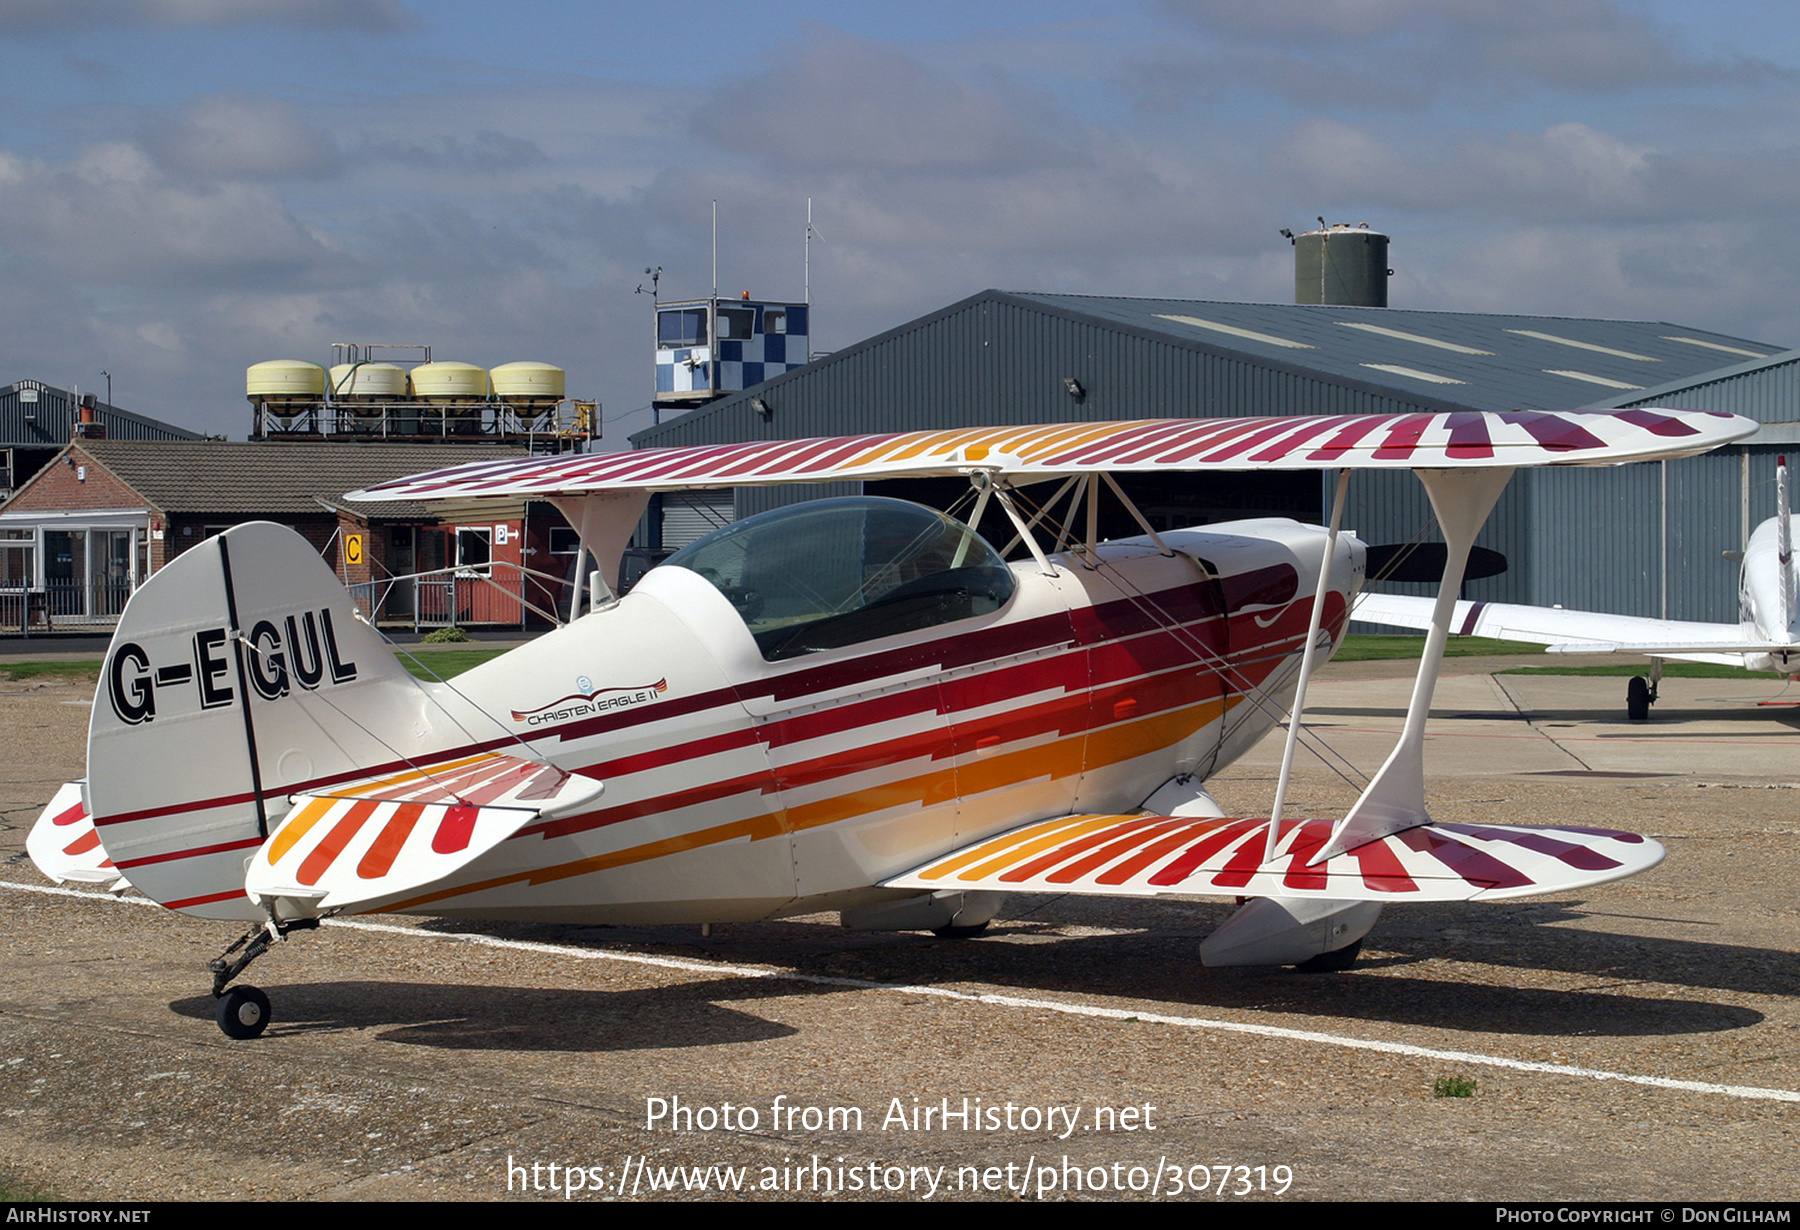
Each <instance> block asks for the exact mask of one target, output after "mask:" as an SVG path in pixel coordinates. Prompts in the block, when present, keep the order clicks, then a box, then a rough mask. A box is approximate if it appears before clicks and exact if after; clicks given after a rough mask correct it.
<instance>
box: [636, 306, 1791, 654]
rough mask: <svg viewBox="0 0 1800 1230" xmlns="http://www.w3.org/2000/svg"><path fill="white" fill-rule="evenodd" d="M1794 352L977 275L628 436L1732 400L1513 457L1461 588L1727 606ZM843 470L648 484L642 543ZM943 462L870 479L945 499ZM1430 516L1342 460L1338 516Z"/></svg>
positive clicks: (1678, 333) (699, 527) (1171, 511)
mask: <svg viewBox="0 0 1800 1230" xmlns="http://www.w3.org/2000/svg"><path fill="white" fill-rule="evenodd" d="M1797 364H1800V351H1792V350H1785V349H1784V348H1782V347H1779V346H1775V345H1770V344H1766V343H1762V342H1756V341H1750V340H1747V339H1744V338H1738V337H1731V336H1728V335H1724V334H1719V333H1714V332H1711V331H1708V330H1704V329H1695V328H1690V327H1687V326H1683V325H1674V324H1669V323H1666V322H1660V321H1630V320H1599V319H1583V318H1574V317H1551V316H1525V315H1497V314H1486V313H1472V312H1429V311H1413V310H1406V309H1397V308H1386V307H1366V306H1343V305H1335V304H1265V303H1226V302H1210V301H1198V300H1177V299H1148V298H1115V297H1108V296H1100V295H1071V294H1033V293H1022V292H1007V291H999V290H986V291H982V292H980V293H979V294H976V295H972V296H970V297H969V298H967V299H964V300H962V301H960V302H958V303H953V304H951V305H950V306H948V307H945V308H943V309H941V310H939V311H936V312H932V313H930V314H929V315H926V316H922V317H920V318H918V319H917V320H913V321H910V322H908V323H906V324H903V325H901V326H899V327H897V328H894V329H890V330H888V331H887V332H885V333H881V334H878V335H876V336H874V337H871V338H868V339H867V340H865V341H862V342H859V343H857V344H856V345H854V346H850V347H847V348H845V349H843V350H839V351H836V352H834V353H832V354H831V355H829V356H827V357H824V358H821V359H818V360H815V361H814V362H812V363H810V364H808V365H806V366H804V367H801V368H798V369H796V370H794V371H790V372H788V373H786V374H784V375H781V376H777V377H775V378H774V379H771V380H768V381H765V382H763V383H761V384H758V385H755V386H753V387H751V388H747V389H744V390H742V391H741V392H737V393H733V394H731V395H729V396H726V397H722V398H720V399H719V400H717V401H714V402H711V403H709V404H707V405H705V406H703V407H701V408H699V409H696V410H693V411H690V412H689V413H686V414H683V415H681V416H679V417H677V418H672V419H669V420H667V421H665V422H663V423H661V424H658V425H657V426H655V427H651V428H648V429H646V430H644V431H640V432H637V433H636V434H634V435H633V436H632V437H631V441H632V444H633V445H634V446H635V447H639V448H645V447H659V446H678V445H699V444H719V443H740V442H746V441H754V440H777V439H796V438H804V437H808V436H822V435H844V434H855V433H864V432H889V431H905V430H912V429H916V428H950V427H964V426H976V425H983V424H995V425H1005V424H1020V423H1053V422H1082V421H1088V420H1105V419H1127V418H1161V417H1171V418H1179V417H1194V418H1213V417H1230V416H1236V415H1261V414H1301V413H1307V414H1374V413H1405V412H1409V411H1420V412H1441V411H1455V410H1464V409H1466V410H1509V409H1560V410H1567V409H1575V408H1580V407H1594V408H1601V407H1618V406H1636V405H1656V404H1662V405H1677V406H1688V407H1697V408H1703V409H1730V410H1734V411H1736V412H1738V413H1742V414H1746V415H1749V416H1750V417H1753V418H1756V419H1758V420H1760V421H1761V422H1764V423H1766V424H1768V426H1767V427H1766V428H1765V429H1764V431H1763V432H1762V433H1761V434H1759V435H1758V436H1756V437H1753V438H1752V439H1751V441H1750V442H1749V443H1747V444H1746V445H1743V446H1740V447H1738V448H1735V449H1733V450H1730V451H1728V452H1727V453H1726V454H1724V455H1713V456H1709V457H1703V458H1695V459H1690V460H1686V461H1680V462H1673V463H1665V464H1663V465H1660V466H1639V467H1630V468H1627V469H1624V470H1619V471H1610V470H1609V471H1585V470H1575V469H1570V470H1553V469H1546V470H1538V471H1532V472H1528V473H1521V474H1519V475H1518V476H1517V477H1516V478H1515V479H1514V481H1513V484H1512V486H1511V488H1510V489H1509V490H1508V492H1507V494H1506V496H1505V498H1504V499H1503V500H1502V502H1501V504H1500V507H1499V508H1498V509H1497V510H1496V512H1495V515H1494V516H1493V518H1492V519H1491V520H1490V521H1489V523H1488V528H1487V530H1486V531H1485V533H1484V535H1483V539H1482V543H1483V545H1484V546H1487V547H1490V548H1492V549H1495V550H1498V551H1500V552H1502V553H1503V554H1504V555H1506V557H1507V559H1508V561H1509V564H1510V567H1509V568H1508V570H1507V571H1506V572H1505V573H1503V574H1501V575H1499V576H1495V577H1491V578H1487V579H1483V580H1476V581H1470V582H1469V583H1468V585H1467V587H1466V590H1465V592H1466V594H1467V596H1469V597H1472V598H1481V599H1487V600H1490V601H1506V602H1521V603H1531V604H1534V605H1544V606H1548V605H1555V604H1561V605H1564V606H1572V607H1583V608H1586V609H1590V610H1609V611H1619V612H1623V613H1629V614H1642V615H1661V616H1664V617H1667V618H1671V619H1695V620H1712V621H1718V620H1730V619H1735V618H1736V615H1737V605H1736V565H1735V564H1732V563H1730V562H1729V561H1727V560H1725V559H1724V558H1723V556H1722V552H1724V551H1726V550H1737V549H1741V548H1742V546H1743V534H1744V532H1745V530H1744V526H1745V524H1746V518H1747V519H1748V524H1749V525H1754V524H1755V523H1756V522H1757V521H1760V520H1762V519H1763V518H1765V517H1767V516H1770V515H1772V513H1773V507H1774V499H1773V495H1772V488H1773V471H1774V457H1775V455H1776V454H1777V453H1779V452H1780V451H1782V449H1783V448H1785V447H1789V446H1791V445H1793V444H1796V443H1800V383H1797V381H1800V369H1797V368H1796V365H1797ZM840 486H843V487H846V488H847V487H848V485H834V486H833V488H832V489H831V490H829V491H827V490H826V489H824V488H819V487H814V488H810V489H808V488H797V489H739V490H738V491H737V492H735V493H734V494H732V495H730V496H729V497H728V496H727V495H726V493H718V494H717V495H711V494H710V493H693V494H692V495H691V496H683V497H666V498H665V501H664V508H663V509H662V511H661V516H660V517H659V516H657V515H656V514H655V510H653V515H652V516H651V517H649V518H647V519H646V526H645V528H644V530H643V531H641V535H640V539H639V545H640V546H643V547H647V548H651V549H657V548H661V549H668V548H670V547H675V546H679V545H682V543H683V542H685V541H688V540H691V538H692V537H694V536H697V535H698V534H699V533H701V532H704V529H705V528H706V523H707V521H708V519H710V520H712V521H714V522H718V521H722V520H725V519H729V518H730V517H743V516H747V515H750V514H752V513H755V512H759V511H762V510H764V509H766V508H769V507H773V506H775V505H777V504H780V503H787V502H792V501H795V500H800V499H810V498H815V497H817V496H819V495H821V494H839V493H840V492H839V491H838V489H837V488H838V487H840ZM954 486H955V485H954V484H952V486H951V488H949V489H946V488H931V487H929V486H927V485H924V484H918V483H913V484H899V483H885V484H871V485H870V490H871V491H875V490H880V491H882V492H884V493H887V494H893V495H899V496H903V497H908V498H916V499H921V500H923V501H924V502H927V503H938V504H940V505H944V504H947V503H948V502H949V500H951V499H954V498H955V496H956V495H957V494H958V492H957V491H956V490H955V489H954ZM1131 495H1132V497H1133V499H1134V500H1135V501H1136V502H1137V503H1138V504H1139V505H1140V506H1141V507H1143V508H1144V509H1145V512H1146V513H1147V514H1148V515H1150V517H1151V519H1152V521H1153V523H1155V522H1157V521H1161V522H1162V523H1163V524H1178V523H1185V524H1199V523H1202V522H1209V521H1218V520H1225V519H1229V518H1233V517H1242V516H1257V515H1270V514H1279V515H1288V516H1296V517H1301V518H1304V519H1309V520H1315V521H1319V520H1323V513H1324V503H1325V499H1324V488H1323V486H1322V485H1321V483H1320V480H1319V478H1318V476H1316V475H1313V476H1296V475H1252V476H1244V477H1241V478H1235V479H1232V480H1230V481H1220V480H1218V479H1214V478H1210V477H1209V478H1207V479H1205V480H1193V479H1181V480H1175V481H1163V482H1154V481H1152V482H1150V483H1147V484H1143V485H1139V486H1137V487H1136V489H1134V490H1132V491H1131ZM1765 504H1766V505H1767V507H1766V508H1765V507H1764V505H1765ZM1429 521H1430V515H1429V511H1428V509H1427V507H1426V505H1425V502H1424V499H1423V495H1422V493H1421V492H1419V490H1418V488H1417V484H1416V483H1414V482H1413V481H1412V479H1411V478H1410V477H1409V476H1407V475H1405V474H1396V475H1387V474H1367V475H1359V476H1358V477H1357V479H1356V481H1354V482H1353V483H1352V484H1351V499H1350V506H1349V511H1348V513H1347V514H1346V525H1347V526H1348V527H1350V528H1353V529H1354V530H1355V531H1356V532H1357V533H1358V534H1359V535H1360V536H1361V537H1362V538H1363V539H1364V540H1365V541H1367V542H1371V543H1380V542H1405V541H1408V540H1409V539H1412V538H1414V537H1416V536H1418V535H1420V534H1421V533H1425V534H1427V535H1428V536H1429V535H1430V534H1431V533H1432V531H1430V530H1429V529H1427V526H1428V525H1429ZM1119 532H1134V531H1126V530H1123V529H1121V530H1120V531H1119ZM1401 588H1406V587H1401ZM1419 592H1424V590H1423V589H1420V590H1419Z"/></svg>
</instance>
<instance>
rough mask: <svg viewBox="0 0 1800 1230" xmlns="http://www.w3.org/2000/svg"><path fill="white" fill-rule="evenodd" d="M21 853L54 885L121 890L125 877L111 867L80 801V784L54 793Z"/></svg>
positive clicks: (91, 821) (109, 860)
mask: <svg viewBox="0 0 1800 1230" xmlns="http://www.w3.org/2000/svg"><path fill="white" fill-rule="evenodd" d="M25 852H26V853H27V854H29V855H30V856H31V861H32V862H33V863H34V864H36V866H37V869H38V870H39V871H41V872H43V873H44V874H45V875H46V876H49V877H50V878H51V879H52V880H55V881H56V882H57V883H58V884H67V883H69V882H71V881H73V882H75V883H77V884H99V885H103V886H105V887H107V888H111V889H115V890H117V889H123V888H125V887H126V885H125V877H124V876H123V875H122V874H120V872H119V869H118V868H117V867H115V866H113V862H112V859H110V858H108V857H107V854H106V849H105V847H104V846H102V845H101V844H100V833H99V830H97V829H96V828H95V827H94V819H93V817H92V816H90V815H88V810H87V805H86V804H84V803H83V802H82V801H81V783H80V782H68V783H66V784H65V785H64V786H63V787H62V789H60V790H58V791H57V792H56V794H55V796H54V797H52V798H51V800H50V803H49V805H48V806H46V807H45V808H44V810H43V812H42V813H41V814H40V815H39V816H38V818H37V823H36V824H34V825H32V826H31V832H30V833H28V834H27V835H26V837H25Z"/></svg>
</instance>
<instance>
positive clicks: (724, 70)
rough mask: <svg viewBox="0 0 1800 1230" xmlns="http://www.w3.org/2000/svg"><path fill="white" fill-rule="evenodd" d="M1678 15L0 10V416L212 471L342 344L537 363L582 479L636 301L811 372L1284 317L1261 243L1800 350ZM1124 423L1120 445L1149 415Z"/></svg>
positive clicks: (815, 8)
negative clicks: (926, 354)
mask: <svg viewBox="0 0 1800 1230" xmlns="http://www.w3.org/2000/svg"><path fill="white" fill-rule="evenodd" d="M1790 16H1791V10H1789V9H1787V8H1786V6H1778V5H1775V4H1773V3H1751V2H1748V0H1714V2H1713V3H1709V4H1706V5H1696V4H1691V3H1689V4H1682V3H1674V2H1673V0H1641V2H1627V0H1113V2H1111V3H1102V2H1098V0H1031V2H1030V3H1021V2H1018V0H984V2H983V3H979V4H971V3H967V2H966V0H961V2H951V0H889V2H888V3H886V4H882V5H871V4H828V3H823V2H808V0H774V2H772V3H765V4H759V5H747V4H743V3H718V2H715V0H687V2H686V3H683V4H679V5H649V4H630V5H627V4H620V3H615V2H606V3H595V2H592V0H588V2H580V0H513V2H512V3H509V4H507V5H495V4H491V3H482V2H477V0H443V2H437V0H0V64H3V65H4V73H3V74H0V99H3V100H4V102H3V105H0V274H3V279H4V280H3V282H0V357H3V358H4V364H3V365H0V382H4V381H10V380H14V379H19V378H22V377H31V378H34V379H40V380H44V381H47V382H49V383H52V384H57V385H61V386H64V387H67V386H69V385H71V384H73V385H79V386H81V387H82V388H83V389H100V390H101V391H102V393H103V394H104V380H103V378H102V377H101V376H100V372H101V370H102V369H106V370H109V371H111V372H112V374H113V387H114V391H115V401H117V403H118V404H119V405H121V406H123V407H125V408H127V409H133V410H138V411H141V412H143V413H147V414H151V415H155V416H158V417H162V418H167V419H170V420H172V421H175V422H178V423H181V424H184V425H186V426H189V427H193V428H197V429H202V430H206V431H211V432H226V433H229V434H231V435H232V436H233V437H236V438H241V437H242V436H243V435H244V433H245V432H246V430H247V429H248V424H249V412H248V407H247V405H246V403H245V402H244V399H243V388H244V386H243V369H244V368H245V367H246V366H247V365H249V364H251V363H254V362H257V361H259V360H263V359H272V358H304V359H312V360H315V361H321V362H329V360H330V346H331V344H332V343H333V342H340V341H356V342H395V341H397V342H415V341H423V342H430V343H431V344H432V346H433V347H434V349H435V354H436V357H438V358H458V359H464V360H466V361H469V362H474V363H480V364H483V365H487V366H492V365H495V364H499V363H504V362H508V361H511V360H515V359H539V360H545V361H548V362H552V363H556V364H558V365H559V366H562V367H565V368H567V369H568V372H569V383H570V392H571V393H573V394H579V395H585V396H594V397H599V398H600V399H602V400H603V402H604V403H605V408H604V413H605V415H606V418H607V419H608V422H607V425H606V432H607V436H608V438H609V442H610V443H612V444H613V445H615V446H618V445H622V444H623V443H624V436H625V434H626V433H627V432H628V431H632V430H636V429H637V428H639V427H642V426H646V425H647V424H648V423H649V421H650V414H649V409H648V403H649V400H650V389H651V387H652V378H653V372H652V366H651V354H650V345H649V343H650V304H649V297H648V296H647V295H638V294H635V293H634V292H635V290H636V288H637V287H638V286H639V285H640V284H641V283H644V282H645V278H644V269H645V268H646V266H661V267H662V269H663V277H662V290H663V293H664V295H665V297H687V296H693V295H703V294H705V293H706V292H707V290H708V289H709V288H710V285H711V269H710V254H709V213H710V208H711V202H712V201H713V200H714V199H717V200H718V202H719V218H720V225H719V249H720V255H719V264H720V289H721V290H722V291H723V292H725V293H728V294H733V293H736V292H738V291H741V290H749V291H750V292H751V293H752V294H755V295H759V296H767V297H782V296H797V295H798V294H799V293H800V290H801V285H802V237H803V234H804V228H805V219H806V202H807V198H808V197H810V198H812V200H813V210H814V220H815V224H816V227H817V232H818V234H819V235H820V236H821V238H820V239H819V240H818V241H816V242H815V243H814V245H813V248H812V295H813V301H814V303H815V304H816V310H815V321H816V325H815V337H814V344H815V346H817V347H819V348H821V349H834V348H837V347H840V346H844V345H847V344H849V343H851V342H854V341H856V340H858V339H860V338H863V337H866V336H868V335H869V334H871V333H874V332H877V331H879V330H882V329H885V328H888V327H890V326H893V325H895V324H899V323H901V322H902V321H905V320H908V319H910V318H912V317H914V316H917V315H920V314H922V313H924V312H927V311H930V310H932V309H934V308H937V307H941V306H943V305H945V304H947V303H951V302H953V301H955V300H957V299H960V298H962V297H964V296H965V295H968V294H971V293H974V292H975V291H978V290H981V289H983V288H985V287H990V286H991V287H1000V288H1002V289H1015V290H1040V291H1072V292H1089V293H1099V294H1114V295H1168V296H1184V297H1193V298H1200V299H1248V300H1263V301H1274V302H1285V301H1290V300H1291V298H1292V286H1293V283H1292V278H1293V274H1292V258H1291V249H1290V248H1289V247H1288V245H1287V243H1286V242H1285V241H1284V240H1282V239H1281V238H1280V237H1279V236H1278V234H1277V231H1278V230H1279V229H1280V228H1281V227H1284V226H1285V227H1291V228H1293V229H1295V230H1300V229H1304V228H1305V227H1307V226H1309V225H1311V224H1312V222H1313V219H1314V218H1316V217H1317V216H1319V215H1321V214H1322V215H1324V216H1325V217H1327V218H1328V219H1329V220H1331V221H1333V222H1340V221H1341V222H1352V223H1354V222H1362V221H1367V222H1369V223H1371V224H1372V225H1374V226H1376V227H1378V228H1380V229H1383V230H1386V231H1387V232H1388V233H1390V234H1391V235H1393V237H1394V241H1393V248H1392V259H1391V262H1390V263H1391V264H1393V266H1394V267H1395V269H1396V276H1395V278H1394V279H1393V282H1392V286H1391V290H1390V293H1391V302H1392V303H1393V304H1394V305H1395V306H1404V307H1416V308H1440V309H1459V310H1476V311H1519V312H1533V313H1550V314H1562V315H1596V316H1615V317H1628V318H1638V319H1643V318H1649V319H1658V320H1669V321H1674V322H1677V323H1682V324H1687V325H1691V326H1695V327H1699V328H1706V329H1714V330H1718V331H1720V332H1724V333H1732V334H1737V335H1740V336H1743V337H1747V338H1751V339H1754V340H1757V341H1760V342H1764V343H1772V344H1775V345H1779V346H1783V347H1787V346H1795V345H1800V305H1797V304H1796V293H1795V291H1796V287H1800V227H1797V226H1795V225H1794V218H1795V216H1796V213H1797V211H1796V205H1797V204H1800V33H1796V32H1795V30H1794V29H1793V23H1792V22H1791V20H1788V18H1789V17H1790ZM1146 409H1147V410H1153V409H1154V408H1153V407H1147V408H1146Z"/></svg>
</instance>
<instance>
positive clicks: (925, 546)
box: [663, 496, 1016, 662]
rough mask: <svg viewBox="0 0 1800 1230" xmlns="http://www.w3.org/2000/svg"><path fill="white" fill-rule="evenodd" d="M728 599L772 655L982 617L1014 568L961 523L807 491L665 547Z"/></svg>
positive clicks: (1005, 592)
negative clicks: (801, 498)
mask: <svg viewBox="0 0 1800 1230" xmlns="http://www.w3.org/2000/svg"><path fill="white" fill-rule="evenodd" d="M663 566H664V567H679V568H686V569H688V570H690V571H692V572H697V573H699V574H700V575H701V576H702V577H704V578H706V580H708V581H710V582H711V583H712V584H713V586H714V587H715V588H716V589H718V591H719V592H720V593H722V594H724V595H725V597H726V598H727V599H728V600H730V602H731V605H732V606H733V607H735V608H736V609H737V613H738V614H739V615H740V616H742V617H743V620H744V623H745V624H746V625H747V626H748V627H749V629H750V634H751V635H752V636H754V637H755V638H756V645H757V648H759V649H760V650H762V655H763V657H765V658H767V659H768V660H769V661H771V662H777V661H780V660H782V659H783V658H793V657H798V656H800V655H802V654H807V653H813V652H816V651H818V650H821V649H837V648H839V647H841V646H844V645H854V644H858V643H860V642H862V641H872V640H875V639H876V638H877V637H883V636H893V635H894V634H896V633H900V632H916V631H918V630H919V629H921V628H930V627H934V626H936V625H937V624H943V623H950V622H952V621H954V620H958V619H968V618H970V617H971V616H975V615H986V614H989V613H990V612H993V611H997V610H999V609H1000V608H1001V607H1002V606H1005V605H1006V601H1007V599H1009V598H1011V597H1012V593H1013V589H1014V586H1015V584H1016V583H1015V581H1014V579H1013V574H1012V570H1011V569H1010V568H1008V567H1007V566H1006V564H1005V562H1004V561H1003V560H1001V558H1000V556H999V555H998V554H996V553H995V551H994V549H993V548H992V547H990V546H989V545H988V544H987V543H986V542H985V541H984V540H983V539H982V538H981V536H980V535H979V534H976V533H975V532H974V531H973V530H971V529H969V528H968V527H967V526H965V525H964V524H962V522H960V521H956V520H953V519H952V518H950V517H946V516H945V515H944V514H942V513H939V512H934V511H932V510H931V509H929V508H922V507H920V506H919V505H917V504H908V503H906V502H904V501H902V500H889V499H881V498H877V497H874V496H854V497H850V498H847V499H835V500H813V501H811V502H809V503H806V504H796V505H793V506H792V507H789V508H778V509H776V510H775V511H773V512H766V513H763V514H761V515H760V516H755V517H750V518H747V519H745V520H743V521H739V522H736V523H735V524H732V525H728V526H726V527H725V528H724V529H722V530H719V531H717V532H716V533H713V534H709V535H708V536H706V537H705V538H702V539H701V540H700V541H698V542H696V543H693V544H692V545H690V546H687V547H684V548H682V549H681V550H680V551H677V552H676V553H675V554H674V555H671V556H670V557H669V558H668V559H667V560H666V561H664V564H663Z"/></svg>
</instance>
